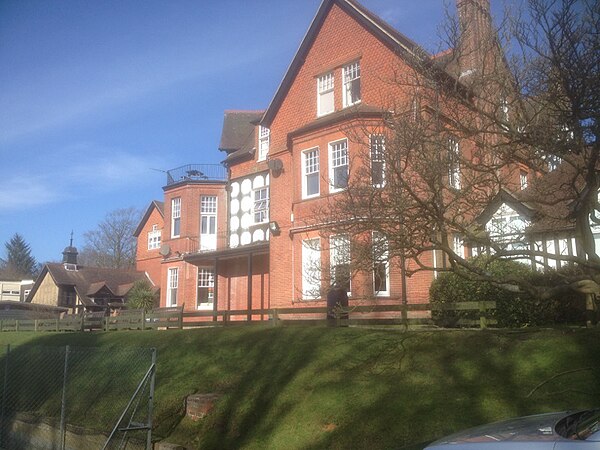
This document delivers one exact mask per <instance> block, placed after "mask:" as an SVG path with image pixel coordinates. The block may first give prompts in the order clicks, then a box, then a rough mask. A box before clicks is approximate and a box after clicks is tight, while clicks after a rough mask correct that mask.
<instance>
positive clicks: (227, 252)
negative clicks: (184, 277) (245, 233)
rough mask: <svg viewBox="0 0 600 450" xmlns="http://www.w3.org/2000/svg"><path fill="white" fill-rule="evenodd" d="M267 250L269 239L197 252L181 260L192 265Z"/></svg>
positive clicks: (265, 251) (261, 252)
mask: <svg viewBox="0 0 600 450" xmlns="http://www.w3.org/2000/svg"><path fill="white" fill-rule="evenodd" d="M268 252H269V241H263V242H259V243H256V244H250V245H244V246H241V247H235V248H226V249H223V250H216V251H211V252H199V253H191V254H188V255H185V256H184V257H183V260H184V261H185V262H187V263H190V264H192V265H195V264H206V263H208V262H215V261H216V260H217V259H231V258H240V257H242V256H244V257H245V256H248V255H256V254H266V253H268Z"/></svg>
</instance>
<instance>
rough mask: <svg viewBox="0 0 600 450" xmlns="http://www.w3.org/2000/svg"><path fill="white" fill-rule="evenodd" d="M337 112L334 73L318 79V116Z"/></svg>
mask: <svg viewBox="0 0 600 450" xmlns="http://www.w3.org/2000/svg"><path fill="white" fill-rule="evenodd" d="M334 110H335V102H334V89H333V72H330V73H327V74H325V75H321V76H320V77H319V78H317V115H318V116H324V115H325V114H329V113H332V112H333V111H334Z"/></svg>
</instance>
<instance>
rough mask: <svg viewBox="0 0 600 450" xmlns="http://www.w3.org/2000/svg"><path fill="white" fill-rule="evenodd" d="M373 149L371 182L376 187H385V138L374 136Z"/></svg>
mask: <svg viewBox="0 0 600 450" xmlns="http://www.w3.org/2000/svg"><path fill="white" fill-rule="evenodd" d="M370 141H371V142H370V147H371V182H372V183H373V186H374V187H378V188H380V187H383V186H384V184H385V159H384V158H385V136H384V135H383V134H372V135H371V139H370Z"/></svg>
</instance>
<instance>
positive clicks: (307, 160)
mask: <svg viewBox="0 0 600 450" xmlns="http://www.w3.org/2000/svg"><path fill="white" fill-rule="evenodd" d="M319 158H320V153H319V147H313V148H310V149H308V150H304V151H303V152H302V198H313V197H318V196H319V195H320V194H321V186H320V181H321V180H320V162H319ZM315 176H316V178H317V192H314V193H312V194H310V193H309V192H308V187H309V185H310V183H309V177H315Z"/></svg>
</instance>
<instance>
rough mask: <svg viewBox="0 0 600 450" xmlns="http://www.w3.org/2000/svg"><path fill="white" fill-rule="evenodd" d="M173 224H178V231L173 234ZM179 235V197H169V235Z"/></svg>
mask: <svg viewBox="0 0 600 450" xmlns="http://www.w3.org/2000/svg"><path fill="white" fill-rule="evenodd" d="M175 224H177V225H178V228H179V229H178V230H177V231H178V233H177V234H175ZM179 236H181V197H176V198H173V199H171V237H172V238H176V237H179Z"/></svg>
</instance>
